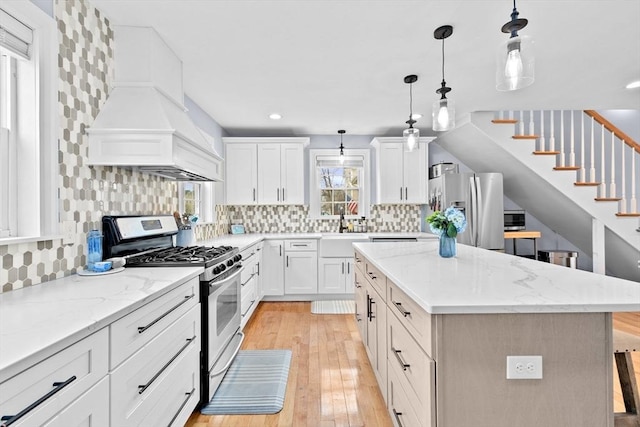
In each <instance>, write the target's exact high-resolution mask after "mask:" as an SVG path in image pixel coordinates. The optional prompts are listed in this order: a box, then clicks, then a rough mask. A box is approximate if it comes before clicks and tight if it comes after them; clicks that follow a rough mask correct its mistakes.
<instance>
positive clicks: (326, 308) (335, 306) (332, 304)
mask: <svg viewBox="0 0 640 427" xmlns="http://www.w3.org/2000/svg"><path fill="white" fill-rule="evenodd" d="M355 312H356V302H355V301H354V300H339V301H313V302H312V303H311V313H313V314H353V313H355Z"/></svg>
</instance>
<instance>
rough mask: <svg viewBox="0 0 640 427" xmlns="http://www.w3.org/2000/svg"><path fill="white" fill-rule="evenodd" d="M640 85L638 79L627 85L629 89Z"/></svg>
mask: <svg viewBox="0 0 640 427" xmlns="http://www.w3.org/2000/svg"><path fill="white" fill-rule="evenodd" d="M637 87H640V80H636V81H635V82H631V83H629V84H628V85H627V89H635V88H637Z"/></svg>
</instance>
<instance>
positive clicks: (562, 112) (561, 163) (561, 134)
mask: <svg viewBox="0 0 640 427" xmlns="http://www.w3.org/2000/svg"><path fill="white" fill-rule="evenodd" d="M558 166H560V167H561V168H563V167H564V110H560V164H559V165H558Z"/></svg>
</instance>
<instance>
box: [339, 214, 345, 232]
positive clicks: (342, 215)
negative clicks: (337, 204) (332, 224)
mask: <svg viewBox="0 0 640 427" xmlns="http://www.w3.org/2000/svg"><path fill="white" fill-rule="evenodd" d="M346 229H347V226H346V225H344V212H340V225H339V226H338V233H342V232H343V230H346Z"/></svg>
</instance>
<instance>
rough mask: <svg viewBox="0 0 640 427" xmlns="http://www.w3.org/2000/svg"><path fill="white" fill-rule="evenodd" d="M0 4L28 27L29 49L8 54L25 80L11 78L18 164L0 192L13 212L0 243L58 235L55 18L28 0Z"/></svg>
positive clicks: (57, 124) (42, 238)
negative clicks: (25, 55)
mask: <svg viewBox="0 0 640 427" xmlns="http://www.w3.org/2000/svg"><path fill="white" fill-rule="evenodd" d="M2 9H3V10H4V11H6V12H7V13H9V14H10V15H11V16H13V17H14V18H16V19H17V20H19V21H21V22H22V23H24V24H25V25H27V26H29V27H31V28H32V29H33V54H32V58H31V59H30V60H29V61H27V60H24V59H22V58H21V57H20V56H18V55H14V54H12V55H11V56H14V57H16V58H17V61H16V62H17V68H18V72H20V73H23V74H22V75H24V73H26V74H27V75H29V80H28V81H26V82H25V81H24V78H23V77H21V78H19V79H18V84H17V90H18V91H19V94H18V96H17V102H16V104H17V106H16V112H17V114H18V117H17V127H18V129H20V132H12V135H11V139H10V140H11V141H12V142H13V139H14V138H15V144H13V147H14V148H12V149H15V150H16V157H15V164H19V165H20V167H19V168H15V171H10V172H9V173H11V174H12V179H14V180H15V185H14V187H15V190H11V191H14V194H13V195H11V191H9V193H10V194H9V195H7V194H2V195H0V197H2V198H3V199H4V200H6V201H7V202H8V203H10V205H9V209H11V213H10V214H9V218H15V224H12V230H11V235H10V236H8V237H0V244H9V243H20V242H29V241H41V240H51V239H53V238H59V237H60V236H59V225H58V224H59V221H60V218H59V212H58V181H59V179H58V169H59V167H58V135H59V131H60V129H59V119H58V63H57V55H58V42H57V40H58V37H57V26H56V21H55V19H54V18H53V17H51V16H49V15H47V14H46V13H45V12H43V11H42V10H41V9H40V8H38V7H37V6H36V5H34V4H33V3H32V2H29V1H25V2H5V3H3V4H2ZM3 51H4V52H6V50H3ZM23 94H26V95H23ZM25 96H26V98H27V99H26V101H25ZM4 200H3V201H4Z"/></svg>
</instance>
